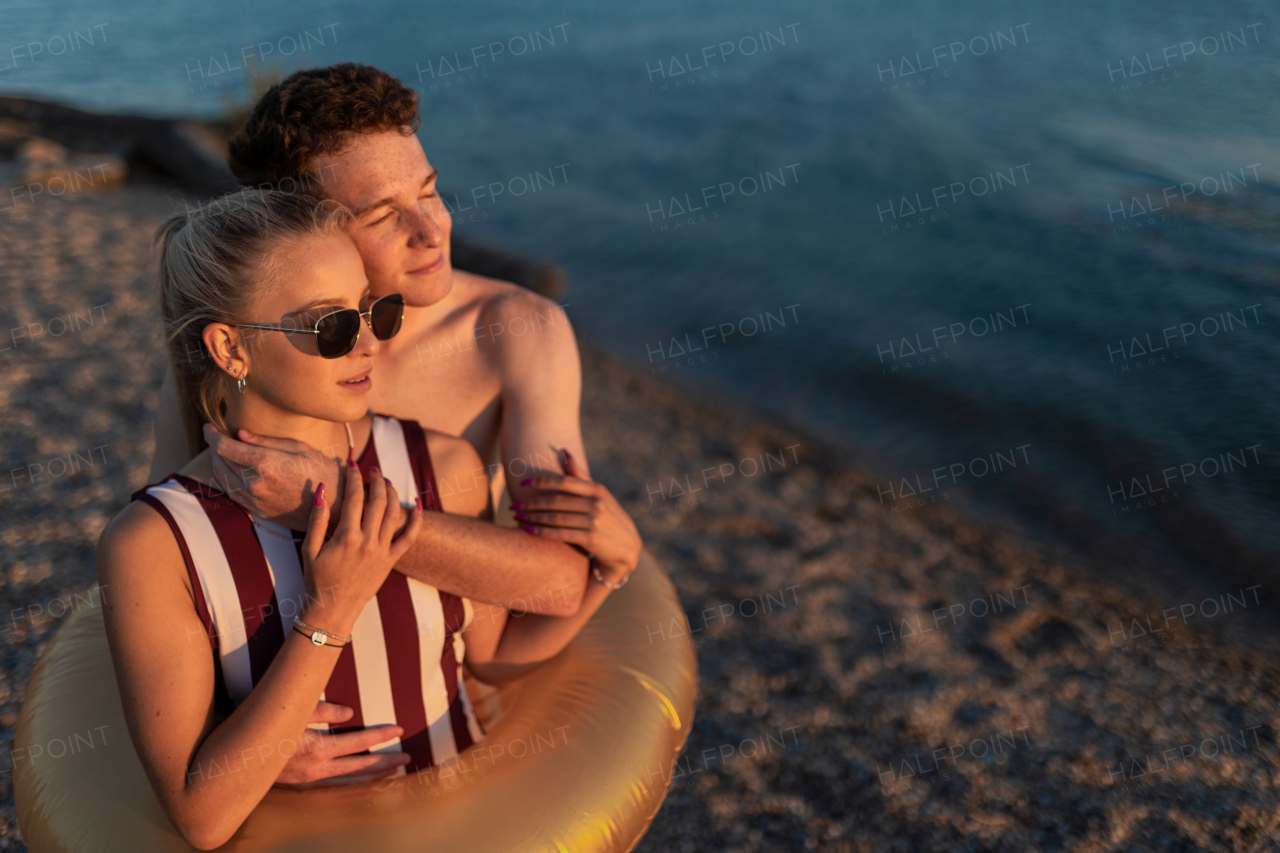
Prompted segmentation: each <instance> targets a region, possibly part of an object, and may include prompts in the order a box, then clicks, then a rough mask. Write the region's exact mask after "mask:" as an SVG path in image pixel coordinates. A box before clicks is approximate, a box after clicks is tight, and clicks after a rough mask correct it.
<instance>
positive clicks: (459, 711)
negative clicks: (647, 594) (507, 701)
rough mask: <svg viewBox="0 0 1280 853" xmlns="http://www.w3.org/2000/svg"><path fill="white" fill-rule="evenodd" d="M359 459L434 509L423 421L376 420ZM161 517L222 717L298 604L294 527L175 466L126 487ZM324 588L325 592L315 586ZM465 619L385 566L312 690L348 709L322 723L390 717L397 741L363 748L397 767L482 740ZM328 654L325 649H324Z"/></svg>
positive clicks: (449, 602)
mask: <svg viewBox="0 0 1280 853" xmlns="http://www.w3.org/2000/svg"><path fill="white" fill-rule="evenodd" d="M358 461H359V465H360V470H361V473H362V475H363V477H364V479H365V482H366V483H367V482H368V478H369V472H370V471H371V470H372V469H373V468H375V467H376V468H380V469H381V470H382V475H383V476H384V477H386V478H387V479H389V480H391V482H392V484H394V485H395V487H396V492H397V493H398V494H399V495H400V496H401V497H402V499H404V497H405V496H409V497H410V498H411V497H412V496H414V495H417V496H419V497H421V498H422V505H423V507H424V508H425V509H428V510H437V511H439V510H441V504H440V497H439V491H438V489H437V487H436V480H435V472H434V470H433V469H432V466H431V457H430V454H429V453H428V452H427V441H426V436H425V435H424V433H423V431H422V428H421V427H420V426H418V424H417V423H416V422H414V421H401V420H397V419H395V418H385V417H379V416H375V417H374V419H373V432H372V434H371V435H370V438H369V444H368V446H367V447H366V448H365V451H364V453H362V454H361V456H360V459H359V460H358ZM134 498H135V499H136V500H141V501H145V502H146V503H147V504H148V505H150V506H151V507H153V508H155V509H156V511H157V512H159V513H160V515H161V516H163V517H164V519H165V520H166V521H167V522H168V523H169V527H170V529H172V530H173V535H174V537H175V538H176V539H177V540H178V545H179V547H180V548H181V550H182V556H183V560H184V561H185V562H186V566H187V572H188V573H189V575H190V576H191V586H192V589H193V590H194V592H195V603H196V609H197V610H198V611H199V614H200V619H201V621H202V622H203V623H204V627H205V631H206V632H207V633H208V635H209V640H210V643H211V644H212V646H213V653H214V657H215V660H216V663H217V666H215V668H214V672H215V679H216V684H215V697H216V701H217V702H218V705H219V708H220V710H221V711H222V712H223V713H226V714H229V713H230V710H231V709H232V708H234V707H236V706H238V705H239V704H240V703H241V702H243V701H244V700H245V698H246V697H248V695H249V692H250V691H251V690H252V689H253V687H254V685H255V684H257V683H258V681H259V680H260V679H261V678H262V677H263V675H264V674H265V673H266V671H267V667H268V666H269V665H270V664H271V661H272V659H273V658H275V656H276V653H277V652H279V651H280V648H281V647H282V646H283V645H284V640H285V638H286V637H287V636H288V634H289V631H291V630H292V629H293V620H294V617H296V616H298V615H299V614H300V612H301V610H302V605H303V603H304V601H303V599H304V596H305V589H306V587H305V585H304V582H303V574H302V556H301V545H300V544H299V543H298V542H295V541H294V540H295V538H296V539H298V540H301V538H302V534H301V533H299V532H296V531H290V530H288V529H287V528H285V527H283V526H281V525H279V524H275V523H272V522H266V521H262V520H260V519H256V518H255V519H251V518H250V516H249V515H248V513H247V512H246V511H245V510H243V509H241V508H240V507H239V506H238V505H237V504H235V503H234V502H232V501H231V500H230V498H228V497H227V496H226V495H225V494H224V493H222V492H220V491H217V490H215V489H212V488H210V487H209V486H205V485H203V484H201V483H199V482H197V481H195V480H192V479H191V478H189V477H184V476H182V475H180V474H175V475H173V476H171V477H170V478H169V479H167V480H165V481H164V482H162V483H160V484H158V485H155V486H149V487H147V488H145V489H142V490H141V491H139V492H138V493H136V494H135V495H134ZM320 594H321V595H323V594H324V592H323V591H320ZM472 618H473V614H472V608H471V602H470V601H468V600H467V599H465V598H459V597H458V596H456V595H453V594H451V593H447V592H441V591H439V590H437V589H436V588H435V587H431V586H427V585H426V584H424V583H420V582H419V581H416V580H413V579H412V578H409V577H406V576H405V575H402V574H400V573H399V572H396V571H392V572H391V573H390V574H389V575H388V576H387V579H386V581H385V582H384V583H383V584H382V587H381V588H380V589H379V590H378V593H377V595H375V596H374V597H373V598H371V599H370V600H369V603H368V604H367V605H365V608H364V610H363V611H362V612H361V613H360V616H359V618H357V620H356V623H355V626H354V628H353V630H352V633H351V642H350V643H348V644H347V645H346V646H345V647H343V649H342V651H341V652H340V653H339V655H338V663H337V665H336V666H335V667H334V669H333V674H332V675H331V676H330V677H329V683H328V685H327V686H326V687H325V690H324V694H323V696H322V697H318V698H323V699H325V700H327V701H329V702H337V703H340V704H342V705H346V706H348V707H350V708H352V709H353V710H354V711H355V715H354V716H353V717H352V718H351V720H349V721H348V722H346V723H343V724H342V725H341V726H333V727H330V729H331V730H332V731H335V732H339V731H359V730H361V729H363V728H366V727H368V726H374V725H386V724H391V725H397V726H401V727H402V728H403V729H404V735H403V736H402V737H401V738H398V739H396V738H393V739H391V740H388V741H386V742H384V743H382V744H379V745H377V746H375V747H374V748H373V749H372V750H370V751H371V752H379V753H382V752H407V753H409V755H410V756H411V760H410V761H409V764H408V765H407V766H406V768H405V769H406V770H407V771H415V770H420V769H422V768H425V767H430V766H433V765H439V764H441V763H442V762H445V761H448V760H449V759H450V758H453V757H454V756H456V755H457V754H458V753H459V752H461V751H462V750H464V749H466V748H467V747H469V746H471V745H472V744H473V743H476V742H478V741H479V740H480V739H481V738H483V737H484V732H483V729H482V728H481V726H480V723H479V721H478V720H477V719H476V716H475V714H474V713H473V711H472V707H471V702H470V699H469V698H468V697H467V692H466V690H465V689H464V688H463V686H462V660H463V654H464V651H465V646H464V643H463V639H462V635H461V633H460V632H461V631H462V629H463V628H465V627H466V626H467V625H468V624H470V622H471V620H472ZM330 654H332V652H330Z"/></svg>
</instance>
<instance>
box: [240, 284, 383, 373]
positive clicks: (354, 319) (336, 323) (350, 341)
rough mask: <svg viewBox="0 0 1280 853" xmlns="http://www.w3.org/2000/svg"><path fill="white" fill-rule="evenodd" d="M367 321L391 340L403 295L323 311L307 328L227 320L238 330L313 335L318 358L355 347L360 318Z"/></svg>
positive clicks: (380, 336) (339, 355) (377, 335)
mask: <svg viewBox="0 0 1280 853" xmlns="http://www.w3.org/2000/svg"><path fill="white" fill-rule="evenodd" d="M361 317H364V318H365V319H367V320H368V321H369V329H370V330H372V332H373V336H374V337H375V338H377V339H378V340H380V341H386V340H390V339H391V338H394V337H395V336H396V332H398V331H400V323H401V321H402V320H403V319H404V297H403V296H401V295H400V294H399V293H388V294H387V295H386V296H384V297H382V298H381V299H378V300H376V301H375V302H374V303H373V304H372V305H370V306H369V310H368V311H357V310H356V309H354V308H342V309H340V310H338V311H334V312H333V313H332V314H325V315H324V316H323V317H321V318H320V319H319V320H316V324H315V326H314V327H313V328H310V329H290V328H287V327H285V326H260V325H256V324H253V323H230V324H228V325H233V326H235V327H236V328H239V329H265V330H267V331H269V332H285V333H287V334H299V335H315V336H316V352H318V353H319V354H320V356H321V358H342V357H343V356H344V355H346V354H347V353H349V352H351V351H352V350H353V349H355V348H356V341H357V340H359V339H360V318H361Z"/></svg>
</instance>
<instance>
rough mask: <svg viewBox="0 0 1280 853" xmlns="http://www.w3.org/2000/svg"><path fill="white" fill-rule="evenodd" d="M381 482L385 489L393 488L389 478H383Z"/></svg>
mask: <svg viewBox="0 0 1280 853" xmlns="http://www.w3.org/2000/svg"><path fill="white" fill-rule="evenodd" d="M382 482H384V483H386V484H387V488H388V489H390V488H393V486H392V485H391V480H390V479H389V478H387V477H383V478H382Z"/></svg>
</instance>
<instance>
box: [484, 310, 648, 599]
mask: <svg viewBox="0 0 1280 853" xmlns="http://www.w3.org/2000/svg"><path fill="white" fill-rule="evenodd" d="M482 317H484V320H485V323H484V325H485V328H489V329H493V328H499V329H506V330H507V335H506V336H505V338H495V339H494V342H493V343H494V350H495V358H494V364H495V365H496V366H497V368H498V370H499V371H501V374H502V434H501V440H502V462H503V470H504V472H505V474H506V480H507V490H508V491H509V492H510V493H511V497H512V504H511V508H512V510H513V511H515V512H516V520H517V522H518V523H519V524H520V525H521V526H522V527H523V528H524V529H525V530H527V531H529V532H530V533H533V534H535V535H536V536H537V537H538V538H539V539H553V540H556V541H561V542H571V543H573V544H574V545H577V546H579V547H581V548H582V549H583V550H585V551H586V552H587V553H589V554H592V555H594V556H595V557H596V558H597V560H598V561H599V564H600V566H601V567H603V568H607V569H608V571H610V572H613V571H614V570H616V571H617V573H618V574H620V575H621V574H626V573H628V572H630V571H631V570H632V569H634V568H635V567H636V563H637V562H638V561H639V559H640V550H641V548H642V547H643V543H642V542H641V540H640V533H639V531H637V530H636V526H635V522H633V521H632V520H631V517H630V516H629V515H627V513H626V511H625V510H623V508H622V506H621V505H620V504H619V503H618V501H617V500H616V499H615V498H614V497H613V495H612V494H610V493H609V490H608V489H606V488H605V487H604V486H602V485H600V484H599V483H595V482H592V481H591V480H590V472H589V470H588V468H587V459H586V452H585V451H584V450H583V446H582V429H581V427H580V425H579V422H578V415H579V408H580V403H581V398H582V363H581V361H580V360H579V355H578V342H577V340H576V339H575V338H574V336H573V328H572V327H571V326H570V325H569V318H568V317H567V316H565V313H564V311H563V310H562V309H561V308H560V306H558V305H556V304H555V303H554V302H551V301H550V300H548V299H545V298H543V297H541V296H538V295H536V294H533V293H529V292H527V291H523V290H519V289H513V291H512V292H510V293H508V294H506V295H504V296H502V297H500V298H499V299H496V300H494V301H493V303H492V304H491V305H490V306H488V307H486V310H485V312H484V314H483V315H482ZM517 328H525V329H526V331H525V333H524V334H520V335H517V334H515V333H514V332H515V330H516V329H517ZM571 467H572V470H570V468H571ZM562 471H563V473H564V474H573V475H574V476H573V477H569V478H566V477H562V476H560V475H561V473H562ZM568 480H572V481H573V482H568Z"/></svg>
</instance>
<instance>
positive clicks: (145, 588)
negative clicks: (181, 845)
mask: <svg viewBox="0 0 1280 853" xmlns="http://www.w3.org/2000/svg"><path fill="white" fill-rule="evenodd" d="M347 480H348V483H349V484H350V485H349V487H348V489H347V495H346V496H345V500H346V506H345V507H344V509H345V512H344V518H343V521H342V522H341V523H340V525H339V528H338V531H337V532H336V533H335V535H334V537H333V539H332V540H331V541H330V542H329V543H327V544H325V545H324V546H323V550H322V548H321V546H320V544H319V543H320V542H321V541H322V540H323V535H324V531H325V529H326V526H327V523H328V516H329V512H328V506H327V504H326V503H325V502H323V501H322V502H321V504H320V505H319V506H317V507H316V509H315V512H314V513H313V516H312V520H311V525H310V526H309V528H308V531H307V539H306V541H305V542H304V545H303V552H304V565H305V567H306V574H307V585H308V599H307V600H308V602H309V603H310V602H312V601H316V602H317V603H315V604H314V606H310V607H309V608H308V610H307V613H306V614H304V618H305V619H306V620H307V621H308V622H310V623H311V624H313V625H316V626H318V627H322V628H324V629H325V630H327V631H330V632H333V633H335V634H339V635H342V636H347V635H349V633H350V630H351V625H352V624H354V622H355V619H356V616H358V615H359V612H360V610H361V609H362V608H363V606H364V603H365V602H367V601H368V599H369V598H370V597H371V596H372V595H373V594H374V593H376V591H377V588H378V586H380V585H381V583H382V580H383V579H385V577H386V573H387V572H388V571H390V568H391V566H392V565H394V563H395V559H398V557H399V556H400V555H401V554H403V552H404V550H405V549H407V543H406V541H405V540H411V538H412V536H413V535H414V534H416V532H417V528H418V527H419V526H420V516H421V513H420V512H414V513H413V519H412V520H411V521H410V524H409V527H408V528H407V529H406V531H405V534H404V536H402V537H400V540H399V541H396V542H395V543H394V544H393V543H392V539H393V537H394V533H395V530H396V529H397V528H398V526H399V522H400V521H402V520H403V513H402V512H401V511H400V510H399V505H398V503H397V502H396V500H395V497H394V490H389V489H388V488H387V487H386V486H385V485H383V484H382V483H381V481H376V482H375V485H374V487H373V489H371V494H370V498H369V503H368V506H366V507H364V508H363V515H364V518H363V519H362V518H361V515H362V508H361V502H362V501H361V498H362V496H363V488H362V486H361V485H360V479H359V478H358V477H349V478H347ZM388 493H390V494H388ZM389 496H390V498H391V500H390V501H388V497H389ZM391 507H394V508H395V512H394V513H393V512H392V511H390V508H391ZM348 514H349V517H348ZM393 525H394V526H393ZM98 571H99V578H100V581H101V583H102V586H103V587H104V588H110V591H111V594H110V596H109V597H107V598H106V600H105V604H106V607H105V611H104V619H105V622H106V629H107V639H108V642H109V644H110V646H111V655H112V660H113V662H114V664H115V670H116V677H117V679H118V680H119V683H120V693H121V698H122V700H123V704H124V710H125V719H126V722H127V724H128V728H129V734H130V737H131V738H132V739H133V743H134V746H135V748H136V749H137V751H138V757H139V758H140V759H141V761H142V765H143V767H144V768H145V770H146V772H147V776H148V778H149V780H150V781H151V785H152V788H153V789H154V790H155V792H156V795H157V797H158V798H159V800H160V803H161V805H162V806H163V807H164V810H165V812H166V814H168V816H169V818H170V819H171V820H172V821H173V823H174V825H175V826H176V827H177V828H178V830H179V832H181V834H182V836H183V838H185V839H186V840H187V841H188V842H189V843H191V844H192V845H194V846H196V847H199V848H201V849H211V848H213V847H217V846H219V845H221V844H223V843H225V842H226V841H227V840H228V839H229V838H230V837H231V836H232V835H233V834H234V833H235V831H236V830H237V829H238V828H239V826H240V824H241V823H243V822H244V820H245V818H246V817H248V815H249V813H250V812H251V811H252V810H253V809H254V808H255V807H256V806H257V804H258V803H259V802H260V801H261V799H262V797H263V796H264V795H265V794H266V792H267V790H268V789H269V788H270V787H271V785H272V783H273V782H274V781H275V780H276V777H277V776H278V775H279V774H280V771H281V769H282V768H283V767H284V765H285V762H286V761H287V760H288V758H289V756H290V755H291V754H292V752H293V750H292V749H287V748H285V744H288V743H294V746H295V747H296V746H297V744H296V742H295V741H296V738H297V737H298V733H299V732H301V731H302V730H303V729H304V727H305V725H306V722H307V720H308V719H309V718H310V716H311V714H312V712H313V711H314V709H315V707H316V701H317V700H318V699H319V698H320V694H321V693H322V692H323V691H324V688H325V685H326V684H327V682H328V679H329V676H330V674H331V672H332V670H333V666H334V664H335V663H336V662H337V659H338V654H339V652H338V650H337V649H336V648H333V647H330V646H316V645H314V644H312V643H311V642H310V641H309V640H307V639H306V638H305V637H303V636H302V635H300V634H298V633H297V632H295V631H290V632H289V633H288V636H287V638H286V640H285V644H284V647H283V648H282V649H281V650H280V652H279V653H278V654H277V655H276V657H275V659H274V660H273V661H272V663H271V666H270V667H269V668H268V669H267V672H266V674H265V675H264V676H263V678H262V680H261V681H259V683H258V684H257V685H256V686H255V687H254V689H253V691H252V692H251V693H250V694H249V697H248V698H247V699H246V700H245V701H244V702H243V703H242V704H241V705H240V707H238V708H237V709H236V710H235V712H234V713H232V715H231V716H230V717H229V718H227V719H226V720H225V721H223V722H222V723H221V724H220V725H217V726H216V728H215V718H214V712H213V685H214V666H215V663H214V660H213V656H212V655H211V654H210V646H209V638H208V636H207V634H206V633H205V629H204V626H203V624H202V622H201V621H200V618H199V616H198V615H197V613H196V610H195V607H194V604H193V600H192V592H191V590H190V587H189V585H188V582H187V581H186V580H185V579H186V569H185V565H184V563H183V559H182V555H181V552H180V551H179V548H178V544H177V542H176V541H175V539H174V537H173V534H172V532H171V531H170V529H169V527H168V524H167V523H166V522H165V521H164V519H163V518H161V516H160V515H159V513H157V512H156V511H155V510H154V509H152V508H151V507H150V506H148V505H146V504H144V503H141V502H138V503H134V504H132V505H130V506H129V507H128V508H126V509H125V511H124V512H122V513H121V514H120V515H119V516H117V518H116V519H115V520H114V521H113V522H112V523H111V524H110V525H108V527H107V529H106V530H105V531H103V535H102V538H101V539H100V541H99V544H98ZM395 736H398V735H397V734H396V732H395V730H394V729H389V730H388V731H387V738H386V739H390V738H391V737H395Z"/></svg>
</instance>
